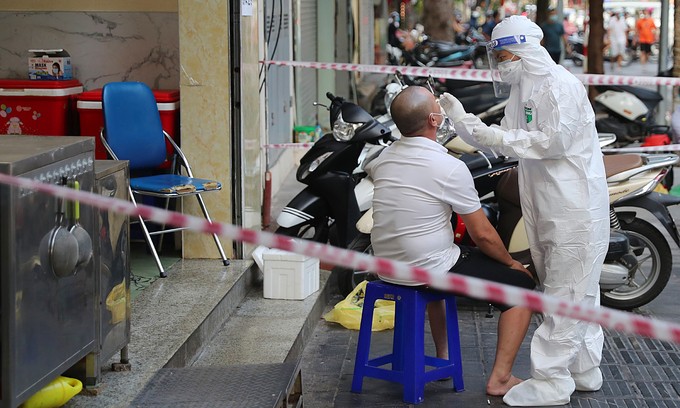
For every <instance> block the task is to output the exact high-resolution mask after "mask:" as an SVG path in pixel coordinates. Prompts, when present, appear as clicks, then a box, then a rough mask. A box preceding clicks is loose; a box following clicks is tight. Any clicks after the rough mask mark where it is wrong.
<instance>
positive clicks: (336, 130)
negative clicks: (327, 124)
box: [333, 113, 363, 142]
mask: <svg viewBox="0 0 680 408" xmlns="http://www.w3.org/2000/svg"><path fill="white" fill-rule="evenodd" d="M361 125H363V123H347V122H345V120H344V119H343V118H342V113H339V114H338V118H337V119H336V120H335V123H334V124H333V137H334V138H335V140H337V141H338V142H347V141H348V140H351V139H352V138H353V137H354V131H355V130H357V129H358V128H359V127H360V126H361Z"/></svg>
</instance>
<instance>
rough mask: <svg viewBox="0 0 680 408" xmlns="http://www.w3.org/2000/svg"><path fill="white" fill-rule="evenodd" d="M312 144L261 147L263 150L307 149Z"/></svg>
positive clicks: (284, 144) (281, 144) (277, 144)
mask: <svg viewBox="0 0 680 408" xmlns="http://www.w3.org/2000/svg"><path fill="white" fill-rule="evenodd" d="M312 146H314V143H311V142H310V143H270V144H266V145H262V147H264V148H265V149H309V148H310V147H312Z"/></svg>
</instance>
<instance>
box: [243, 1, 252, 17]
mask: <svg viewBox="0 0 680 408" xmlns="http://www.w3.org/2000/svg"><path fill="white" fill-rule="evenodd" d="M241 15H242V16H252V15H253V0H241Z"/></svg>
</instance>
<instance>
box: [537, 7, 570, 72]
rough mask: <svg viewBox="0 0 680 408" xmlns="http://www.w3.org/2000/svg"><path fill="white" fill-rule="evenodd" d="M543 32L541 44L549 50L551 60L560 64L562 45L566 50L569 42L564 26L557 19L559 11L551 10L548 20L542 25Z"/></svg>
mask: <svg viewBox="0 0 680 408" xmlns="http://www.w3.org/2000/svg"><path fill="white" fill-rule="evenodd" d="M541 30H542V31H543V41H542V42H541V44H542V45H543V46H544V47H545V49H546V50H548V54H550V58H552V60H553V61H555V64H559V63H560V56H561V55H562V44H564V49H565V50H566V49H567V40H566V38H565V36H564V26H563V25H562V24H561V23H560V22H559V20H558V19H557V11H556V10H555V9H550V10H549V12H548V20H547V21H546V22H544V23H543V24H541Z"/></svg>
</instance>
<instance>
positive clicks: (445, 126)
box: [433, 113, 456, 146]
mask: <svg viewBox="0 0 680 408" xmlns="http://www.w3.org/2000/svg"><path fill="white" fill-rule="evenodd" d="M433 115H441V116H442V121H441V123H440V124H439V126H437V134H436V140H437V143H439V144H440V145H442V146H444V145H446V144H447V143H448V142H450V141H451V139H453V138H454V137H455V136H456V130H455V129H454V128H453V123H452V122H451V120H450V119H449V117H448V116H446V115H444V114H441V113H433Z"/></svg>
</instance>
